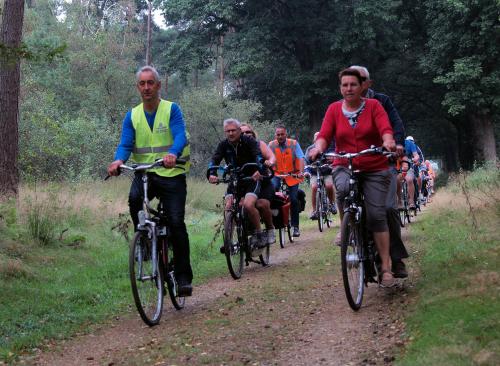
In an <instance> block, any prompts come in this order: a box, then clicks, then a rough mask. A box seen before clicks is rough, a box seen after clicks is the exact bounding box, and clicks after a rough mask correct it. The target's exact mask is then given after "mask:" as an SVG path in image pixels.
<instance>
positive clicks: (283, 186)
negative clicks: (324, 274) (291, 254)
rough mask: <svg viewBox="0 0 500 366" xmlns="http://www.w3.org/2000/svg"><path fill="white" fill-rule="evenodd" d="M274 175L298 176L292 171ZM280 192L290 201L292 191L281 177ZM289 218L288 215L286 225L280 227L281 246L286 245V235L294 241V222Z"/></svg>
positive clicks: (279, 176) (280, 176)
mask: <svg viewBox="0 0 500 366" xmlns="http://www.w3.org/2000/svg"><path fill="white" fill-rule="evenodd" d="M274 176H275V177H278V178H286V177H294V178H297V177H298V175H297V174H292V173H288V174H275V175H274ZM278 193H280V194H281V195H282V196H283V197H284V198H285V200H286V202H290V192H289V188H288V185H287V184H286V182H285V179H281V182H280V187H279V190H278ZM290 205H291V202H290ZM288 215H290V210H288ZM289 218H290V217H289V216H288V217H287V218H286V220H285V222H286V225H282V226H281V227H280V228H279V229H278V234H279V241H280V247H281V248H284V247H285V242H286V236H288V241H289V242H290V243H293V242H294V239H293V235H292V224H291V223H290V220H289ZM285 232H286V233H285Z"/></svg>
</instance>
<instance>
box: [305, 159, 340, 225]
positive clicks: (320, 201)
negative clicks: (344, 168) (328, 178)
mask: <svg viewBox="0 0 500 366" xmlns="http://www.w3.org/2000/svg"><path fill="white" fill-rule="evenodd" d="M330 166H331V165H330V164H328V163H327V164H324V158H323V157H322V158H320V159H318V160H316V161H315V162H312V163H311V164H309V165H306V166H305V168H310V169H315V170H316V182H317V184H318V188H317V190H316V207H315V208H314V209H315V211H316V215H317V221H318V229H319V231H320V232H323V228H324V225H325V224H326V226H327V227H328V228H329V227H330V226H331V224H332V222H333V220H331V219H330V215H331V211H330V205H331V204H330V200H329V199H328V195H327V193H326V186H325V177H324V175H323V174H321V170H323V169H325V168H330Z"/></svg>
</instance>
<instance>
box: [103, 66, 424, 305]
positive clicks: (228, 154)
mask: <svg viewBox="0 0 500 366" xmlns="http://www.w3.org/2000/svg"><path fill="white" fill-rule="evenodd" d="M136 79H137V88H138V91H139V93H140V95H141V98H142V103H141V104H140V105H138V106H137V107H135V108H133V109H132V110H131V111H129V112H128V113H127V115H126V117H125V119H124V121H123V129H122V135H121V141H120V144H119V146H118V149H117V151H116V154H115V160H114V161H113V162H112V163H111V164H110V165H109V167H108V173H109V174H110V175H118V174H119V167H120V165H121V164H123V163H124V162H125V161H127V159H128V158H129V157H130V156H132V158H133V160H135V161H136V162H139V163H150V162H154V161H156V160H157V159H159V158H161V159H163V163H164V166H165V167H166V168H169V169H155V170H154V171H153V172H151V173H148V175H149V177H150V179H149V182H150V185H151V189H150V191H149V192H150V193H151V196H156V197H158V198H159V199H160V201H161V202H162V203H163V205H164V207H165V208H166V211H167V212H166V213H167V216H168V222H169V226H170V230H171V233H172V242H173V249H174V258H175V276H176V279H177V282H178V285H179V293H180V295H182V296H190V295H191V293H192V286H191V281H192V278H193V273H192V269H191V265H190V260H189V238H188V234H187V231H186V225H185V223H184V214H185V203H186V173H187V171H188V170H189V140H188V134H187V132H186V128H185V122H184V119H183V116H182V112H181V110H180V108H179V106H178V105H176V104H175V103H172V102H168V101H166V100H163V99H161V98H160V89H161V82H160V78H159V75H158V72H157V71H156V70H155V69H154V68H153V67H151V66H145V67H142V68H141V69H140V70H139V71H138V72H137V74H136ZM339 81H340V92H341V94H342V97H343V99H342V100H339V101H337V102H334V103H332V104H330V105H329V107H328V109H327V111H326V114H325V117H324V120H323V123H322V126H321V129H320V131H319V132H317V133H316V134H315V135H314V142H313V145H311V146H309V147H308V149H307V150H306V154H304V153H303V151H302V149H301V147H300V144H299V142H298V141H297V140H294V139H291V138H289V137H288V135H287V129H286V127H285V126H284V125H278V126H277V127H276V129H275V139H274V140H273V141H270V142H269V143H266V142H264V141H262V140H259V139H258V136H257V135H256V133H255V131H254V130H253V129H252V127H251V126H250V125H249V124H246V123H241V122H240V121H238V120H236V119H234V118H230V119H226V120H225V121H224V122H223V129H224V134H225V139H224V140H222V141H221V142H220V143H219V144H218V146H217V148H216V150H215V152H214V154H213V156H212V157H211V160H210V163H209V165H208V170H207V179H208V181H209V182H210V183H212V184H216V183H218V182H219V178H218V176H217V167H216V166H218V165H219V164H220V163H221V161H222V160H224V161H225V163H226V164H231V165H233V166H237V167H242V166H243V165H245V164H247V163H253V164H251V165H250V168H249V169H248V171H247V172H246V174H247V175H248V176H249V177H251V179H249V180H246V181H245V182H244V184H242V185H240V186H239V188H238V189H241V190H242V191H240V192H238V196H239V197H243V199H242V202H240V204H241V205H242V206H243V207H244V210H245V212H246V215H247V216H248V219H249V221H250V223H251V225H252V228H253V231H252V232H251V237H250V244H251V245H253V246H255V247H263V246H266V245H270V244H272V243H274V242H275V241H276V236H275V228H274V225H273V219H272V213H271V202H272V200H273V198H274V196H275V192H276V191H278V190H279V188H280V186H281V184H282V180H284V182H285V183H286V185H287V186H288V192H289V196H290V200H291V226H292V228H293V236H294V237H298V236H300V229H299V211H300V209H299V197H298V192H299V184H300V183H301V182H302V181H303V180H304V177H308V176H309V177H310V178H311V188H312V191H313V193H314V192H315V190H316V189H317V182H316V180H315V177H316V175H315V173H314V174H313V172H311V171H310V170H304V167H305V161H308V162H311V161H314V160H315V159H317V158H318V157H320V156H322V154H324V153H327V152H333V151H337V152H359V151H361V150H363V149H367V148H370V147H371V146H377V147H383V148H384V149H386V150H387V151H393V152H395V155H397V156H398V157H399V158H401V159H402V160H405V161H407V163H406V165H410V164H411V168H410V167H408V168H407V169H404V165H405V164H402V165H403V170H407V172H406V174H405V175H406V176H405V179H406V181H407V183H408V187H409V189H410V190H411V189H413V190H415V185H414V181H413V177H416V178H417V185H418V186H419V187H421V184H422V182H421V180H419V179H420V176H421V174H420V172H423V173H422V175H425V176H426V177H428V178H426V179H430V180H432V179H433V173H432V167H431V166H430V164H429V163H428V162H426V161H425V160H424V159H423V156H422V155H421V153H420V154H419V151H418V149H417V148H416V145H415V144H414V139H413V138H412V137H411V136H408V137H407V138H406V139H405V137H404V136H405V133H404V126H403V122H402V120H401V118H400V116H399V114H398V112H397V110H396V108H395V107H394V105H393V103H392V101H391V100H390V98H389V97H388V96H386V95H384V94H382V93H378V92H375V91H374V90H373V89H372V88H371V86H372V81H371V80H370V75H369V72H368V70H367V69H366V68H365V67H362V66H351V67H349V68H347V69H344V70H342V71H341V72H340V73H339ZM177 158H183V159H184V160H185V163H184V164H181V165H179V164H176V159H177ZM395 161H396V160H395V159H394V160H388V159H387V158H386V157H385V156H383V155H366V156H360V157H358V158H355V159H354V169H356V170H360V171H361V177H362V180H361V184H362V189H363V192H364V197H365V204H366V218H367V220H366V222H367V227H368V229H369V230H370V231H371V232H372V233H373V238H374V241H375V243H376V247H377V250H378V253H379V256H380V260H381V272H380V283H381V285H382V286H386V287H390V286H392V285H393V284H394V283H395V278H404V277H406V276H407V275H408V274H407V271H406V267H405V264H404V262H403V259H405V258H407V257H408V252H407V250H406V248H405V246H404V243H403V241H402V239H401V226H400V220H399V213H398V205H399V204H400V201H401V200H400V197H399V194H398V193H399V192H400V189H398V186H399V183H400V182H401V179H402V178H401V175H400V172H399V171H398V166H397V165H396V162H395ZM329 162H330V163H331V167H329V168H328V169H325V171H324V172H323V171H322V172H321V174H323V175H324V176H325V187H326V191H327V195H328V197H329V201H330V207H329V209H330V210H331V212H332V213H336V212H337V210H338V213H339V216H340V217H342V216H343V210H344V204H343V202H344V198H345V197H346V195H347V194H348V191H349V173H348V171H347V169H346V161H345V159H338V158H335V159H331V160H330V161H329ZM408 162H409V164H408ZM415 167H416V168H415ZM273 174H274V176H273ZM412 174H413V176H412ZM136 180H137V179H136ZM412 187H413V188H412ZM417 189H419V188H417ZM142 194H143V192H142V186H141V184H140V182H139V181H137V182H136V181H134V182H133V184H132V187H131V190H130V195H129V206H130V213H131V216H132V219H133V222H134V228H135V229H136V230H137V220H138V219H137V213H138V211H139V210H140V207H141V205H142V198H141V197H142ZM234 194H235V192H233V191H232V188H231V186H229V187H228V190H227V192H226V195H225V208H226V209H228V208H229V207H230V206H231V205H232V200H233V197H234ZM312 197H313V200H314V197H315V195H314V194H313V195H312ZM412 198H413V196H412V195H411V194H410V204H413V205H414V204H415V201H414V200H413V201H412ZM335 201H336V202H335ZM312 207H313V211H312V212H311V214H310V218H311V219H315V218H316V215H317V212H315V207H316V206H315V202H313V206H312ZM261 221H262V223H263V226H264V228H263V227H262V225H261ZM340 240H341V235H340V232H339V233H338V235H337V236H336V239H335V241H336V242H337V243H339V242H340ZM221 250H223V248H221Z"/></svg>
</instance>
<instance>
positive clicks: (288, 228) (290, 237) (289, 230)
mask: <svg viewBox="0 0 500 366" xmlns="http://www.w3.org/2000/svg"><path fill="white" fill-rule="evenodd" d="M286 231H287V233H288V240H289V241H290V243H293V235H292V225H290V223H289V224H288V225H287V227H286Z"/></svg>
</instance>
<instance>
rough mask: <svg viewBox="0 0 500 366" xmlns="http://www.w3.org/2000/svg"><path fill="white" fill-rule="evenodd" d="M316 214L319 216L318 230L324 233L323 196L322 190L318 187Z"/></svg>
mask: <svg viewBox="0 0 500 366" xmlns="http://www.w3.org/2000/svg"><path fill="white" fill-rule="evenodd" d="M316 214H317V215H318V229H319V232H320V233H322V232H323V215H324V212H323V196H322V195H321V189H320V187H318V189H317V190H316Z"/></svg>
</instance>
